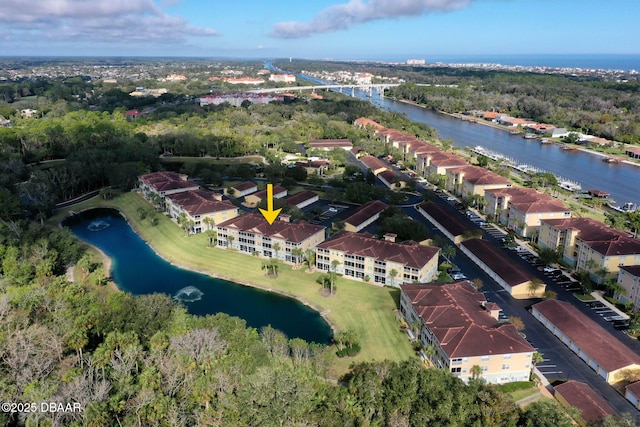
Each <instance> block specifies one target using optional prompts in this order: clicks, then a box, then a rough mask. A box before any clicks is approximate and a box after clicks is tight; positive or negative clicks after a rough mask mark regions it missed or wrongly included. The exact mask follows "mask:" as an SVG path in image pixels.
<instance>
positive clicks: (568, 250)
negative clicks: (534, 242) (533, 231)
mask: <svg viewBox="0 0 640 427" xmlns="http://www.w3.org/2000/svg"><path fill="white" fill-rule="evenodd" d="M538 244H539V245H540V246H541V247H543V248H550V249H553V250H561V251H562V255H563V258H564V260H565V261H567V262H568V263H570V264H572V265H573V266H574V267H575V268H576V270H577V271H578V272H580V271H588V272H589V274H590V276H591V278H592V280H594V281H596V282H598V283H602V282H604V281H606V280H607V279H612V278H616V277H617V275H618V271H620V267H622V266H631V265H640V240H638V239H634V238H632V237H631V236H630V235H629V234H627V233H625V232H623V231H620V230H617V229H615V228H611V227H609V226H607V225H606V224H604V223H602V222H600V221H596V220H593V219H590V218H567V219H548V220H542V221H541V225H540V232H539V235H538Z"/></svg>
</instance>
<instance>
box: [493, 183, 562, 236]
mask: <svg viewBox="0 0 640 427" xmlns="http://www.w3.org/2000/svg"><path fill="white" fill-rule="evenodd" d="M484 200H485V207H484V211H485V212H486V214H487V215H488V216H489V217H490V218H492V219H495V220H497V221H499V222H500V223H501V224H503V225H506V226H507V227H509V228H510V229H511V230H513V231H515V232H516V233H518V234H519V235H520V236H523V237H531V236H532V235H534V234H536V233H538V231H539V229H540V222H541V221H542V220H545V219H563V218H571V211H570V210H569V209H568V208H567V207H566V206H565V205H564V204H563V203H562V202H561V201H559V200H556V199H554V198H552V197H551V196H549V195H547V194H546V193H540V192H538V191H536V190H534V189H533V188H521V187H510V188H498V189H490V190H485V193H484Z"/></svg>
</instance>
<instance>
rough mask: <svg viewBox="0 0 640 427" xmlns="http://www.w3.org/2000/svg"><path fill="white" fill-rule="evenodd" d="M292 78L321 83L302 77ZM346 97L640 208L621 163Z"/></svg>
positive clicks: (633, 174)
mask: <svg viewBox="0 0 640 427" xmlns="http://www.w3.org/2000/svg"><path fill="white" fill-rule="evenodd" d="M297 77H298V78H301V79H305V80H308V81H311V82H314V83H320V84H327V83H328V82H324V81H322V80H319V79H314V78H311V77H309V76H305V75H302V74H298V75H297ZM343 92H344V93H345V94H346V95H349V96H351V95H352V93H353V94H354V95H355V97H357V98H360V99H363V100H367V101H370V102H372V103H373V104H374V105H375V106H377V107H378V108H381V109H384V110H389V111H395V112H398V113H402V114H405V115H406V116H407V117H408V118H409V119H410V120H412V121H414V122H419V123H424V124H427V125H429V126H431V127H433V128H434V129H436V130H437V132H438V135H439V136H440V138H444V139H451V140H452V141H453V144H454V145H455V146H458V147H462V148H464V147H476V146H482V147H484V148H487V149H489V150H491V151H494V152H498V153H500V154H503V155H505V156H506V157H508V158H511V159H514V160H516V161H517V162H518V164H527V165H530V166H533V167H535V168H538V169H541V170H544V171H547V172H551V173H553V174H555V175H557V176H560V177H563V178H566V179H568V180H570V181H574V182H577V183H579V184H580V185H581V186H582V189H583V190H589V189H598V190H603V191H606V192H608V193H610V195H611V196H610V197H611V198H612V199H614V200H615V201H616V202H617V203H618V204H620V205H621V204H623V203H626V202H633V203H635V204H638V205H640V190H639V188H640V167H638V166H633V165H628V164H624V163H605V162H603V161H602V157H601V156H598V155H596V154H591V153H587V152H584V151H579V150H574V151H564V150H562V148H561V147H560V146H558V145H555V144H540V143H539V141H538V140H525V139H524V138H522V136H521V135H519V136H514V135H510V134H509V132H506V131H504V130H500V129H496V128H493V127H491V126H485V125H482V124H478V123H472V122H469V121H462V120H460V119H457V118H454V117H451V116H447V115H445V114H440V113H437V112H434V111H431V110H428V109H426V108H423V107H420V106H417V105H411V104H408V103H405V102H400V101H396V100H393V99H390V98H383V97H380V95H379V94H377V93H376V92H375V91H374V92H372V93H369V92H366V91H361V90H355V91H353V92H352V90H351V89H345V90H344V91H343Z"/></svg>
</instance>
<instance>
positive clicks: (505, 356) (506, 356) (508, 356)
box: [502, 354, 511, 360]
mask: <svg viewBox="0 0 640 427" xmlns="http://www.w3.org/2000/svg"><path fill="white" fill-rule="evenodd" d="M502 358H503V359H505V360H507V359H511V355H510V354H505V355H503V356H502Z"/></svg>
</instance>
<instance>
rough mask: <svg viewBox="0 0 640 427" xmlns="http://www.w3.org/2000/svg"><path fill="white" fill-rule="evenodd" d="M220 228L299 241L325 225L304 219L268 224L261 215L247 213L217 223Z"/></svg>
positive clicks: (322, 228) (321, 229)
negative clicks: (310, 222)
mask: <svg viewBox="0 0 640 427" xmlns="http://www.w3.org/2000/svg"><path fill="white" fill-rule="evenodd" d="M220 228H232V229H236V230H238V231H246V232H249V233H255V234H260V235H262V236H268V237H272V238H278V239H283V240H286V241H288V242H294V243H300V242H303V241H304V240H306V239H308V238H309V237H311V236H313V235H314V234H316V233H318V232H320V231H323V230H324V229H325V228H326V227H323V226H320V225H314V224H309V223H308V222H305V221H300V222H295V223H294V222H286V221H274V223H273V224H271V225H269V223H268V222H267V220H266V219H264V217H263V216H262V215H259V214H251V213H249V214H244V215H241V216H238V217H236V218H233V219H230V220H229V221H225V222H222V223H220V224H218V229H220Z"/></svg>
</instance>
